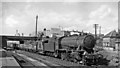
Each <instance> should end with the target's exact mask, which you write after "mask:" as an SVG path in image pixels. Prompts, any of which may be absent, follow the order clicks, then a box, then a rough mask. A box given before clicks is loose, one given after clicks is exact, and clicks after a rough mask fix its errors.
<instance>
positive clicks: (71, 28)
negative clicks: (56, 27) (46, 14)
mask: <svg viewBox="0 0 120 68" xmlns="http://www.w3.org/2000/svg"><path fill="white" fill-rule="evenodd" d="M63 30H69V31H72V30H78V28H77V27H76V26H71V27H66V28H64V29H63Z"/></svg>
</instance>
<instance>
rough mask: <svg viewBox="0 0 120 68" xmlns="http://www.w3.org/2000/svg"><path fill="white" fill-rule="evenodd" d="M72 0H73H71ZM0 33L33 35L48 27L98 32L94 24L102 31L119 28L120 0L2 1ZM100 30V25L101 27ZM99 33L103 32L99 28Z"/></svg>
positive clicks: (106, 31) (104, 32)
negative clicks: (119, 7) (76, 0)
mask: <svg viewBox="0 0 120 68" xmlns="http://www.w3.org/2000/svg"><path fill="white" fill-rule="evenodd" d="M71 1H72V0H71ZM1 7H2V9H1V10H0V21H1V20H2V21H1V22H2V23H0V29H2V30H0V34H2V35H15V32H16V30H18V31H19V33H24V34H25V35H29V34H30V33H32V32H34V31H35V17H36V15H38V31H41V30H43V29H44V28H46V29H50V28H58V27H59V26H60V27H61V28H62V29H64V30H79V31H82V30H83V31H85V32H91V33H94V27H93V24H98V27H99V26H101V33H103V34H107V33H109V32H110V31H112V30H114V29H115V30H117V29H118V2H67V1H66V2H64V1H63V2H28V0H27V1H26V2H7V1H6V2H2V3H0V8H1ZM98 31H99V28H98ZM98 33H99V32H98Z"/></svg>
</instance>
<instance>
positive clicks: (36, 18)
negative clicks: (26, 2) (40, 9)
mask: <svg viewBox="0 0 120 68" xmlns="http://www.w3.org/2000/svg"><path fill="white" fill-rule="evenodd" d="M37 22H38V15H37V16H36V29H35V36H36V39H35V40H36V50H38V38H37Z"/></svg>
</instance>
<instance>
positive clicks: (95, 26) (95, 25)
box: [94, 24, 98, 38]
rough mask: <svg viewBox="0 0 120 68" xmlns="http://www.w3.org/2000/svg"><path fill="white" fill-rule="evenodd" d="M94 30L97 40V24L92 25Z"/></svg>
mask: <svg viewBox="0 0 120 68" xmlns="http://www.w3.org/2000/svg"><path fill="white" fill-rule="evenodd" d="M94 28H95V38H97V28H98V24H94Z"/></svg>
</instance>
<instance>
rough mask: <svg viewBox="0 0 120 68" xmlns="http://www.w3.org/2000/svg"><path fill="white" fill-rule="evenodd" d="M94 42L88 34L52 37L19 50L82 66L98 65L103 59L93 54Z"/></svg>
mask: <svg viewBox="0 0 120 68" xmlns="http://www.w3.org/2000/svg"><path fill="white" fill-rule="evenodd" d="M95 41H96V40H95V38H94V36H92V35H88V34H84V35H71V36H63V37H56V36H53V37H51V38H49V37H41V39H40V40H37V42H36V43H35V41H33V42H32V41H29V44H28V42H27V44H25V45H24V46H22V48H21V49H25V50H28V51H34V52H37V53H41V54H45V55H49V56H54V57H58V58H61V59H62V60H68V61H72V62H76V63H80V64H83V65H98V64H100V63H99V62H100V61H103V57H102V55H100V54H95V53H94V50H93V48H94V46H95ZM20 47H21V46H20ZM104 60H105V59H104ZM97 63H98V64H97ZM105 63H106V62H105ZM105 63H103V64H105ZM103 64H100V65H103Z"/></svg>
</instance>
